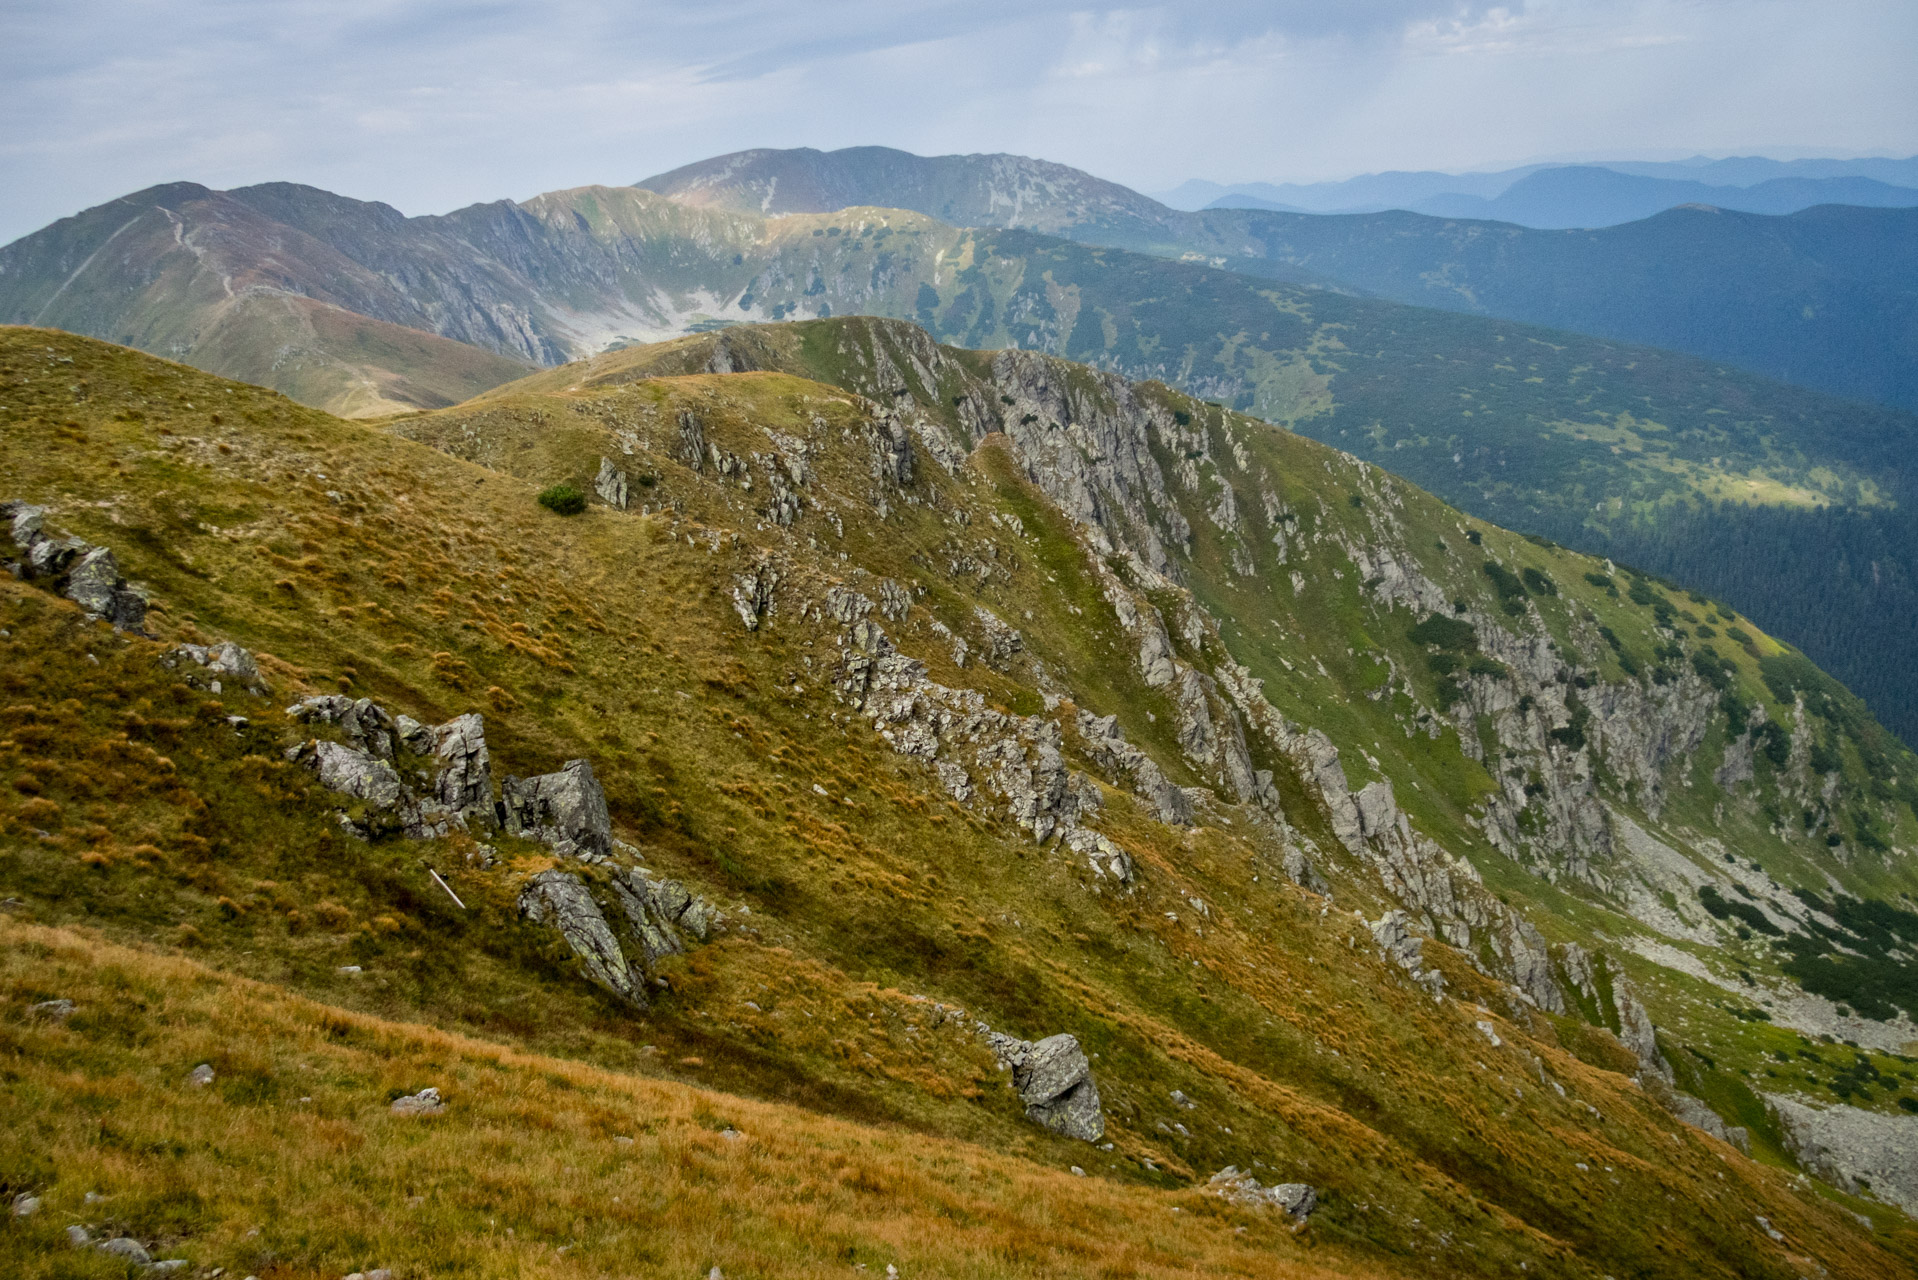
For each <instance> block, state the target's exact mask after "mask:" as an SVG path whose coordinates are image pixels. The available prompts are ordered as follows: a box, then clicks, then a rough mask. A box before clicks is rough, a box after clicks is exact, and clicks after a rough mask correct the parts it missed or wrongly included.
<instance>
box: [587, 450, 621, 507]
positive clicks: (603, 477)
mask: <svg viewBox="0 0 1918 1280" xmlns="http://www.w3.org/2000/svg"><path fill="white" fill-rule="evenodd" d="M593 492H594V493H597V494H598V495H599V497H600V500H601V501H602V502H604V503H605V504H606V505H607V506H609V507H618V508H619V509H620V510H621V511H624V510H625V509H626V501H627V489H626V473H625V472H624V471H621V470H620V469H619V468H618V467H616V466H614V465H613V460H612V459H611V458H601V459H600V460H599V474H598V475H597V476H594V477H593Z"/></svg>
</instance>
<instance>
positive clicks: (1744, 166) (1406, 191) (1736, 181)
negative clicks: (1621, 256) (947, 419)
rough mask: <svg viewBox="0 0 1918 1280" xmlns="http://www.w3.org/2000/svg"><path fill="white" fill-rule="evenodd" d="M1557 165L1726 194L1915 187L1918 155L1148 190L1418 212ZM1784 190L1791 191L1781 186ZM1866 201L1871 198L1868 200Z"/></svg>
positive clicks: (1250, 203) (1588, 219) (1299, 209)
mask: <svg viewBox="0 0 1918 1280" xmlns="http://www.w3.org/2000/svg"><path fill="white" fill-rule="evenodd" d="M1561 169H1599V170H1604V171H1608V172H1611V173H1614V174H1620V175H1624V176H1629V177H1637V178H1649V179H1656V180H1659V181H1662V182H1670V183H1673V184H1676V185H1685V184H1694V185H1701V186H1707V187H1711V188H1713V189H1714V192H1715V194H1716V195H1718V196H1726V195H1728V194H1729V192H1730V191H1732V190H1735V189H1737V188H1749V187H1754V186H1758V185H1759V184H1761V183H1768V182H1772V181H1775V180H1778V179H1791V180H1797V181H1802V182H1819V181H1822V180H1826V179H1843V178H1862V179H1868V180H1870V181H1872V182H1879V183H1883V184H1884V185H1886V186H1890V187H1902V188H1906V189H1918V156H1912V157H1908V158H1904V159H1897V158H1892V157H1883V156H1873V157H1866V158H1862V159H1855V160H1833V159H1821V160H1772V159H1769V158H1767V157H1764V156H1733V157H1729V158H1726V159H1722V160H1707V159H1705V158H1704V157H1702V156H1700V157H1695V158H1693V159H1691V160H1668V161H1641V160H1605V161H1595V162H1592V163H1590V164H1584V165H1558V164H1529V165H1522V166H1520V167H1518V168H1515V169H1504V170H1499V171H1496V172H1490V173H1440V172H1436V171H1432V170H1419V171H1413V172H1407V171H1402V170H1399V171H1390V172H1386V173H1365V174H1360V175H1359V176H1358V177H1355V178H1347V179H1345V180H1343V181H1339V182H1305V183H1295V182H1282V183H1272V182H1242V183H1232V184H1230V185H1227V184H1221V183H1217V182H1207V181H1204V180H1202V179H1194V180H1191V181H1188V182H1185V183H1182V184H1180V186H1178V187H1177V188H1176V189H1174V190H1171V191H1165V192H1155V193H1153V195H1154V198H1155V199H1157V200H1159V201H1160V202H1161V203H1163V204H1166V205H1168V206H1170V207H1171V208H1174V209H1183V210H1197V209H1203V208H1206V207H1207V206H1212V207H1218V208H1246V209H1267V208H1274V209H1282V210H1286V211H1288V212H1295V213H1381V212H1383V211H1385V210H1387V209H1408V210H1411V211H1413V212H1419V213H1438V214H1462V213H1464V211H1465V210H1464V207H1463V206H1461V207H1460V208H1457V209H1454V208H1450V207H1447V206H1446V204H1445V201H1446V200H1447V199H1448V198H1449V197H1454V196H1469V197H1477V198H1479V199H1482V200H1487V201H1490V200H1494V199H1496V198H1497V197H1499V196H1501V195H1503V194H1504V193H1505V192H1506V191H1508V190H1510V189H1511V188H1512V187H1513V186H1514V185H1516V184H1517V183H1519V182H1520V181H1522V180H1524V179H1526V178H1528V177H1531V176H1532V175H1534V174H1538V173H1544V172H1548V171H1551V170H1561ZM1784 190H1789V188H1785V189H1784ZM1692 198H1694V197H1689V196H1684V195H1682V194H1674V195H1673V197H1672V198H1671V199H1670V200H1669V202H1668V203H1665V204H1660V205H1658V206H1657V207H1656V208H1651V209H1646V210H1645V211H1644V212H1642V213H1639V214H1637V215H1635V216H1638V217H1645V216H1648V215H1649V214H1652V213H1656V212H1658V211H1659V210H1660V209H1668V208H1671V207H1672V206H1673V205H1677V204H1684V203H1687V201H1688V200H1690V199H1692ZM1833 201H1837V202H1842V203H1859V201H1856V200H1844V199H1843V197H1842V194H1841V189H1840V188H1838V187H1831V188H1828V189H1827V193H1826V198H1824V199H1811V200H1807V201H1806V202H1805V203H1804V204H1799V205H1795V206H1793V207H1792V208H1755V207H1752V206H1749V205H1747V204H1743V203H1737V202H1736V201H1735V200H1734V201H1733V202H1732V203H1730V204H1727V201H1726V200H1725V199H1716V198H1706V199H1704V200H1703V201H1702V203H1706V204H1715V205H1718V206H1720V207H1731V208H1739V209H1746V210H1747V211H1749V212H1754V213H1790V212H1794V211H1795V209H1798V208H1808V207H1810V206H1811V205H1813V204H1820V203H1829V202H1833ZM1871 203H1876V202H1875V201H1874V202H1871ZM1522 212H1523V210H1522V209H1518V208H1514V209H1511V210H1509V211H1507V212H1504V213H1498V214H1487V213H1484V212H1483V211H1477V212H1473V213H1471V214H1470V215H1469V216H1475V217H1487V216H1490V217H1501V218H1505V219H1507V220H1510V221H1517V222H1525V219H1524V218H1523V217H1519V216H1516V215H1518V214H1520V213H1522ZM1598 217H1599V215H1598V214H1596V213H1595V212H1583V213H1580V214H1578V215H1577V216H1575V217H1571V218H1569V219H1568V220H1567V221H1564V222H1558V223H1552V224H1530V223H1527V224H1526V225H1553V226H1602V225H1605V224H1604V223H1603V222H1601V221H1599V220H1598Z"/></svg>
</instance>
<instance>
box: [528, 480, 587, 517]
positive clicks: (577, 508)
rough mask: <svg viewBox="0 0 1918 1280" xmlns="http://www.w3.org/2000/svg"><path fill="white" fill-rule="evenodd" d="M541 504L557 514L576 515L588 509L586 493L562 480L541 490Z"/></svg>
mask: <svg viewBox="0 0 1918 1280" xmlns="http://www.w3.org/2000/svg"><path fill="white" fill-rule="evenodd" d="M539 505H540V506H542V507H545V508H546V509H547V510H548V511H551V512H552V513H553V514H555V515H561V516H576V515H578V514H579V513H580V512H582V511H584V510H586V495H585V494H583V493H581V492H580V491H579V490H578V489H576V488H574V487H573V486H572V485H570V484H568V483H566V482H565V481H564V480H562V481H560V482H559V483H558V484H556V485H553V486H551V487H550V488H546V489H541V490H540V491H539Z"/></svg>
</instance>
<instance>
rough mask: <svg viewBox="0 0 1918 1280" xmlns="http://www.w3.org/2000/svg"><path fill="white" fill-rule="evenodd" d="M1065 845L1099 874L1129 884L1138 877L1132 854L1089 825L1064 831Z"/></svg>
mask: <svg viewBox="0 0 1918 1280" xmlns="http://www.w3.org/2000/svg"><path fill="white" fill-rule="evenodd" d="M1066 847H1068V848H1069V849H1071V850H1072V851H1073V852H1074V853H1077V854H1082V855H1084V857H1085V860H1086V863H1087V865H1089V866H1090V867H1091V868H1092V869H1093V870H1094V871H1096V872H1098V873H1099V874H1100V875H1101V876H1107V877H1110V878H1111V879H1113V880H1117V881H1118V882H1119V883H1120V884H1122V885H1125V884H1131V883H1132V882H1133V881H1135V880H1137V879H1138V877H1139V871H1138V868H1137V867H1136V866H1135V865H1134V864H1133V861H1132V855H1130V854H1128V853H1127V852H1126V851H1125V850H1124V849H1122V848H1120V847H1119V846H1118V845H1116V844H1114V843H1113V842H1112V841H1111V840H1109V839H1107V838H1106V837H1105V836H1103V835H1101V834H1099V833H1098V832H1097V831H1094V830H1092V829H1091V828H1089V827H1074V828H1073V829H1072V830H1071V831H1069V832H1067V833H1066Z"/></svg>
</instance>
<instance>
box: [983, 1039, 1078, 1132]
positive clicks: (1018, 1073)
mask: <svg viewBox="0 0 1918 1280" xmlns="http://www.w3.org/2000/svg"><path fill="white" fill-rule="evenodd" d="M986 1042H987V1043H988V1044H989V1045H990V1046H991V1047H992V1051H993V1053H995V1054H997V1055H998V1058H999V1061H1000V1063H1001V1064H1002V1065H1004V1066H1006V1067H1009V1068H1011V1070H1012V1084H1013V1088H1015V1089H1017V1090H1018V1092H1019V1100H1020V1101H1021V1102H1023V1103H1025V1106H1026V1119H1028V1120H1031V1121H1032V1122H1033V1123H1035V1124H1039V1125H1043V1126H1045V1127H1046V1128H1048V1129H1050V1130H1052V1131H1053V1132H1054V1133H1058V1134H1063V1135H1065V1136H1066V1137H1068V1138H1078V1139H1079V1140H1080V1141H1082V1142H1097V1141H1098V1140H1099V1139H1100V1138H1103V1137H1104V1136H1105V1131H1106V1124H1105V1114H1104V1112H1102V1111H1101V1110H1100V1109H1099V1086H1098V1085H1097V1084H1095V1083H1094V1082H1093V1079H1092V1063H1091V1062H1089V1061H1088V1060H1087V1059H1086V1054H1085V1050H1084V1049H1081V1048H1080V1047H1079V1041H1078V1038H1077V1037H1076V1036H1071V1035H1066V1034H1060V1035H1056V1036H1047V1037H1046V1038H1045V1039H1043V1040H1039V1041H1027V1040H1020V1039H1017V1038H1015V1037H1013V1036H1008V1035H1002V1034H1000V1033H999V1032H996V1031H987V1033H986Z"/></svg>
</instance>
